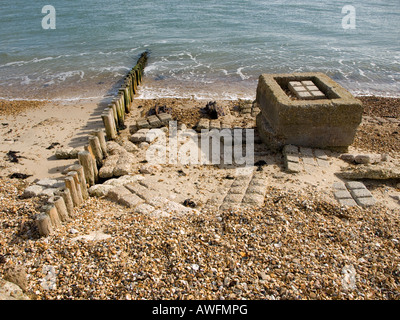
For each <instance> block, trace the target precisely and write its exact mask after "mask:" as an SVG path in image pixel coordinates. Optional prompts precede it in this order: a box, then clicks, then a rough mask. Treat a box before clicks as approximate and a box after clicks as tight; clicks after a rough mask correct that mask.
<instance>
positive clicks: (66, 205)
mask: <svg viewBox="0 0 400 320" xmlns="http://www.w3.org/2000/svg"><path fill="white" fill-rule="evenodd" d="M146 62H147V53H146V52H144V53H142V55H141V56H140V58H139V60H138V62H137V64H136V66H135V67H134V68H132V70H131V71H130V72H129V73H128V75H127V76H126V77H125V78H124V83H123V84H122V86H121V89H119V92H118V95H117V97H116V98H115V99H114V100H113V101H112V103H111V104H110V105H109V106H108V107H107V108H106V109H105V110H104V112H103V114H102V115H101V117H102V119H103V124H104V128H105V133H104V131H103V130H102V129H98V130H96V131H93V132H92V133H91V134H90V135H89V139H88V142H89V143H88V145H86V146H85V150H84V151H81V152H79V153H78V160H79V164H76V165H73V166H72V169H71V171H69V172H68V174H67V176H66V177H65V178H64V182H65V187H64V188H62V189H61V190H58V191H57V192H56V193H55V195H54V196H53V197H51V198H50V199H49V201H48V204H47V205H46V206H44V207H43V210H42V213H40V214H38V215H37V217H36V224H37V227H38V230H39V233H40V235H41V236H48V235H49V234H51V233H53V231H54V229H57V228H58V227H60V226H61V225H62V224H63V223H65V222H68V221H71V220H72V219H74V218H75V214H74V207H78V206H81V205H82V203H83V202H84V201H85V200H86V199H87V198H88V197H89V193H88V187H91V186H93V185H95V184H96V183H98V182H99V169H100V168H101V166H102V165H103V160H104V159H105V158H106V157H107V156H108V152H107V145H106V139H107V140H114V139H115V138H116V136H117V134H118V131H119V130H121V129H123V128H125V124H124V120H125V114H126V113H129V112H130V110H131V105H132V102H133V97H134V95H135V94H136V93H137V87H138V85H140V83H141V82H142V74H143V70H144V67H145V65H146Z"/></svg>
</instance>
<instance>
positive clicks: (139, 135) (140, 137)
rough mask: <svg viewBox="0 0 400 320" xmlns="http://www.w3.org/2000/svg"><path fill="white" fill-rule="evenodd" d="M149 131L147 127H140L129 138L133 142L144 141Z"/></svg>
mask: <svg viewBox="0 0 400 320" xmlns="http://www.w3.org/2000/svg"><path fill="white" fill-rule="evenodd" d="M148 132H149V129H140V130H139V131H137V132H136V133H134V134H133V135H132V136H131V138H130V140H131V142H133V143H138V142H146V140H147V133H148Z"/></svg>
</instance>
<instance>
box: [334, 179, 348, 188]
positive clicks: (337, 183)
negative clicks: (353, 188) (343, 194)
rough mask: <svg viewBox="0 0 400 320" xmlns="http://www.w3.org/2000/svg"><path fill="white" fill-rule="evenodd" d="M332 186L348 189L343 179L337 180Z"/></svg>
mask: <svg viewBox="0 0 400 320" xmlns="http://www.w3.org/2000/svg"><path fill="white" fill-rule="evenodd" d="M332 188H333V189H335V190H347V188H346V185H345V184H344V183H343V182H341V181H338V182H335V183H334V184H333V185H332Z"/></svg>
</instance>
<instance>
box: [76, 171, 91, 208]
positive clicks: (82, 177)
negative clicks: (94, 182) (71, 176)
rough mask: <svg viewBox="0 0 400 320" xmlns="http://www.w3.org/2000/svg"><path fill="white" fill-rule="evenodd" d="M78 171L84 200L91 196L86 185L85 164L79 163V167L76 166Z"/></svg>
mask: <svg viewBox="0 0 400 320" xmlns="http://www.w3.org/2000/svg"><path fill="white" fill-rule="evenodd" d="M76 172H77V173H78V178H79V182H80V186H81V191H82V197H83V200H86V199H87V198H89V193H88V189H87V185H86V178H85V172H84V171H83V166H81V165H78V167H77V168H76Z"/></svg>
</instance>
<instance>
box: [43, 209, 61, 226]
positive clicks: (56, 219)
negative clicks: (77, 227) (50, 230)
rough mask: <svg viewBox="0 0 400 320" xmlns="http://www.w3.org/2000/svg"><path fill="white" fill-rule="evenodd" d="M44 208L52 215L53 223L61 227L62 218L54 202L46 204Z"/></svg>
mask: <svg viewBox="0 0 400 320" xmlns="http://www.w3.org/2000/svg"><path fill="white" fill-rule="evenodd" d="M43 210H44V212H45V213H46V214H47V215H48V216H49V217H50V221H51V224H52V226H53V227H54V228H58V227H61V220H60V217H59V215H58V212H57V208H56V206H55V205H54V204H48V205H46V206H44V207H43Z"/></svg>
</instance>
